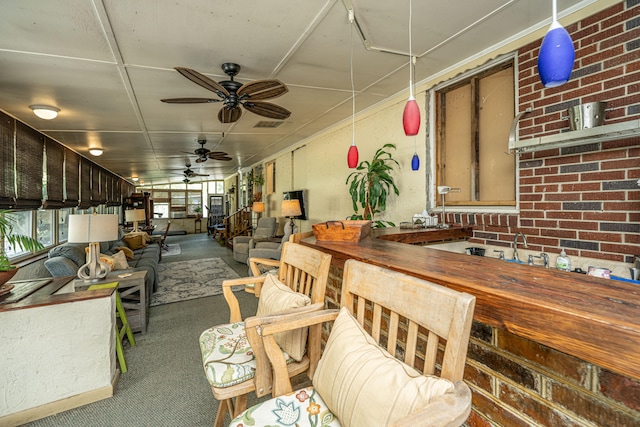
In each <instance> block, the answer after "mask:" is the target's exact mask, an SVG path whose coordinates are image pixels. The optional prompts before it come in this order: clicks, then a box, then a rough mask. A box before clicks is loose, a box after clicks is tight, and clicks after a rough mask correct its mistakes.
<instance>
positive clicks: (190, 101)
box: [160, 98, 222, 104]
mask: <svg viewBox="0 0 640 427" xmlns="http://www.w3.org/2000/svg"><path fill="white" fill-rule="evenodd" d="M160 101H162V102H167V103H169V104H207V103H209V102H221V101H222V100H221V99H212V98H166V99H161V100H160Z"/></svg>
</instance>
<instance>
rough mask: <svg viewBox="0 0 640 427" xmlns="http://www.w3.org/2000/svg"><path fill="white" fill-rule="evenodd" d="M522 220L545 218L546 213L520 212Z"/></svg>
mask: <svg viewBox="0 0 640 427" xmlns="http://www.w3.org/2000/svg"><path fill="white" fill-rule="evenodd" d="M520 217H521V218H544V212H540V211H525V210H522V209H521V210H520Z"/></svg>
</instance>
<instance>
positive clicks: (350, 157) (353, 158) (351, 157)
mask: <svg viewBox="0 0 640 427" xmlns="http://www.w3.org/2000/svg"><path fill="white" fill-rule="evenodd" d="M347 165H348V166H349V168H350V169H353V168H355V167H357V166H358V147H357V146H356V145H355V144H352V145H351V147H349V152H348V153H347Z"/></svg>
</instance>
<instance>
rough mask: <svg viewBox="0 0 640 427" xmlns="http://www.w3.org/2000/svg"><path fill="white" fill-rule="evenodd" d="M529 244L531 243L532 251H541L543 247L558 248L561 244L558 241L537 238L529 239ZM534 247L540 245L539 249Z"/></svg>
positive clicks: (531, 237) (530, 237)
mask: <svg viewBox="0 0 640 427" xmlns="http://www.w3.org/2000/svg"><path fill="white" fill-rule="evenodd" d="M527 243H529V249H530V250H532V251H536V250H540V251H541V250H542V247H543V246H558V245H559V244H560V242H559V241H558V239H552V238H546V237H536V236H529V237H528V238H527ZM533 245H539V247H538V248H536V247H534V246H533Z"/></svg>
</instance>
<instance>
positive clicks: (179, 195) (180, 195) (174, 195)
mask: <svg viewBox="0 0 640 427" xmlns="http://www.w3.org/2000/svg"><path fill="white" fill-rule="evenodd" d="M171 206H173V207H177V206H182V207H184V206H185V193H184V192H183V191H172V192H171Z"/></svg>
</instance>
